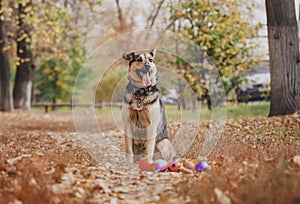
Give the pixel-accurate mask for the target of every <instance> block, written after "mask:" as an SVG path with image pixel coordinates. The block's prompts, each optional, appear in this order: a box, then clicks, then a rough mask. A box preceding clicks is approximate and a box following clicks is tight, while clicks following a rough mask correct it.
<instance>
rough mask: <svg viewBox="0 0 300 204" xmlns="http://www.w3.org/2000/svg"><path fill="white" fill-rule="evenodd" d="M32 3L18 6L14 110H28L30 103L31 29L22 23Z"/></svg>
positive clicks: (31, 68)
mask: <svg viewBox="0 0 300 204" xmlns="http://www.w3.org/2000/svg"><path fill="white" fill-rule="evenodd" d="M31 4H32V2H31V1H28V2H27V3H26V5H22V2H20V3H19V4H18V5H19V14H18V16H19V23H18V25H19V29H18V30H17V56H18V59H19V64H18V65H17V71H16V78H15V86H14V90H13V97H14V108H15V109H23V110H29V109H30V102H31V87H32V75H33V70H34V64H33V61H32V53H31V50H30V40H29V41H27V40H28V39H30V30H31V27H30V26H29V25H27V24H26V23H25V22H24V16H26V15H28V14H27V13H26V12H25V8H26V7H27V6H31Z"/></svg>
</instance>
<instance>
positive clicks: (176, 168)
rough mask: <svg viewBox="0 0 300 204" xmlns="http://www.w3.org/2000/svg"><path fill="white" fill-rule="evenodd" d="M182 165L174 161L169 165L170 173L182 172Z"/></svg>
mask: <svg viewBox="0 0 300 204" xmlns="http://www.w3.org/2000/svg"><path fill="white" fill-rule="evenodd" d="M181 167H182V163H181V162H180V161H173V162H170V163H169V164H168V171H170V172H180V169H181Z"/></svg>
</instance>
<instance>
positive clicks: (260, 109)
mask: <svg viewBox="0 0 300 204" xmlns="http://www.w3.org/2000/svg"><path fill="white" fill-rule="evenodd" d="M226 109H227V110H226V115H227V116H226V117H227V118H229V119H237V118H254V117H267V116H268V115H269V109H270V103H269V102H260V103H254V104H251V103H250V104H245V103H240V104H239V105H237V106H233V105H232V106H227V108H226Z"/></svg>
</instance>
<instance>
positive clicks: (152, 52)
mask: <svg viewBox="0 0 300 204" xmlns="http://www.w3.org/2000/svg"><path fill="white" fill-rule="evenodd" d="M155 53H156V48H154V49H153V50H151V52H150V53H149V54H150V55H152V57H153V58H154V57H155Z"/></svg>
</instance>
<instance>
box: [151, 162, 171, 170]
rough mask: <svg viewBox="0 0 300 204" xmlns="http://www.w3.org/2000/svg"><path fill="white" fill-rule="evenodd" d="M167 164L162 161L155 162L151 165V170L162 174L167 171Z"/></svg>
mask: <svg viewBox="0 0 300 204" xmlns="http://www.w3.org/2000/svg"><path fill="white" fill-rule="evenodd" d="M167 164H168V163H167V162H166V161H165V160H163V159H158V160H155V161H154V163H153V170H154V171H156V172H162V171H165V170H166V169H167Z"/></svg>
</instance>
